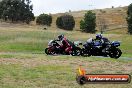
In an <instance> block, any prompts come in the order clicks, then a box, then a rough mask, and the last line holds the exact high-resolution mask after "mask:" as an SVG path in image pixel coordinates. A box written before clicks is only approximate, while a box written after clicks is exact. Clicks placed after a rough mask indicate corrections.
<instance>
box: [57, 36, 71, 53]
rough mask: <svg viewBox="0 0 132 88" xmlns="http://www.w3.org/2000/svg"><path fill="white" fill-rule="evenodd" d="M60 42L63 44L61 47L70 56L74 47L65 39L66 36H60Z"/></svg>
mask: <svg viewBox="0 0 132 88" xmlns="http://www.w3.org/2000/svg"><path fill="white" fill-rule="evenodd" d="M58 39H59V41H60V42H61V43H62V45H61V47H62V48H63V49H64V50H65V52H66V53H67V54H70V53H71V52H72V51H71V50H72V45H71V44H70V41H69V40H68V39H66V38H65V37H64V35H59V36H58Z"/></svg>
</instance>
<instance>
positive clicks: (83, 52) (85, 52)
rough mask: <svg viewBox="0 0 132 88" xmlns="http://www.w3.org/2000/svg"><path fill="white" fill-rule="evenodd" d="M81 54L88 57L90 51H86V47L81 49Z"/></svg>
mask: <svg viewBox="0 0 132 88" xmlns="http://www.w3.org/2000/svg"><path fill="white" fill-rule="evenodd" d="M81 55H82V56H83V57H90V56H91V52H90V51H88V50H86V49H82V51H81Z"/></svg>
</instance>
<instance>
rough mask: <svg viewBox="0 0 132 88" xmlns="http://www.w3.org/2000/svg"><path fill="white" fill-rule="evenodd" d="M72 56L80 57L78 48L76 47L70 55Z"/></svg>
mask: <svg viewBox="0 0 132 88" xmlns="http://www.w3.org/2000/svg"><path fill="white" fill-rule="evenodd" d="M71 55H72V56H80V55H81V49H80V48H79V47H76V49H74V50H73V51H72V53H71Z"/></svg>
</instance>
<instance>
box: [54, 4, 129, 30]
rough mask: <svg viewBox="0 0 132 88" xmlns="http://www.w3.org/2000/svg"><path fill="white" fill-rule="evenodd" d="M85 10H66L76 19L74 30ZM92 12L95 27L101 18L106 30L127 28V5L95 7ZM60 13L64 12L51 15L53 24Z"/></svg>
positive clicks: (77, 28)
mask: <svg viewBox="0 0 132 88" xmlns="http://www.w3.org/2000/svg"><path fill="white" fill-rule="evenodd" d="M86 12H87V10H82V11H73V12H67V14H71V15H73V16H74V18H75V21H76V27H75V29H76V30H79V23H80V20H81V19H83V17H84V14H85V13H86ZM93 12H95V13H96V16H97V29H99V25H100V21H101V20H103V21H105V25H107V30H112V29H126V28H127V24H126V17H127V7H118V8H106V9H95V10H93ZM62 14H64V13H58V14H54V15H53V18H54V19H53V26H55V20H56V18H57V17H58V16H60V15H62Z"/></svg>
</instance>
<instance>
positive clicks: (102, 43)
mask: <svg viewBox="0 0 132 88" xmlns="http://www.w3.org/2000/svg"><path fill="white" fill-rule="evenodd" d="M94 41H95V42H97V41H98V42H99V43H100V46H101V47H102V53H104V54H105V53H106V51H107V47H108V44H109V43H110V41H109V40H108V38H106V37H103V36H102V34H97V35H96V39H94Z"/></svg>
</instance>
